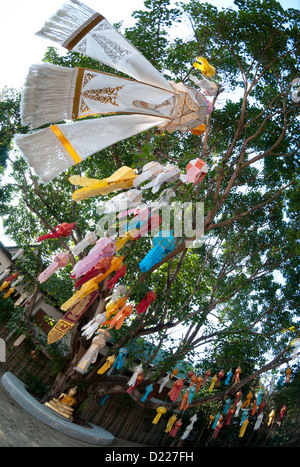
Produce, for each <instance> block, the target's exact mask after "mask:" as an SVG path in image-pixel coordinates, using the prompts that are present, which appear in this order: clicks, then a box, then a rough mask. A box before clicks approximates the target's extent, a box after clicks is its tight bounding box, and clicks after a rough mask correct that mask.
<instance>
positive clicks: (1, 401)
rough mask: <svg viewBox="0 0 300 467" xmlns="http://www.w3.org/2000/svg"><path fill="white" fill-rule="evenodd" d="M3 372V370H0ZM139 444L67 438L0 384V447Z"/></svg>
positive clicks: (128, 445) (123, 445) (133, 445)
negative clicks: (83, 440)
mask: <svg viewBox="0 0 300 467" xmlns="http://www.w3.org/2000/svg"><path fill="white" fill-rule="evenodd" d="M0 376H2V374H0ZM118 446H120V447H131V446H132V447H142V445H141V444H137V443H132V442H130V441H126V440H122V439H118V438H115V439H114V441H113V442H112V443H111V444H110V445H109V446H95V445H92V444H89V443H84V442H81V441H79V440H76V439H73V438H70V437H69V436H66V435H64V434H62V433H59V432H57V431H55V430H54V429H53V428H51V427H49V426H48V425H45V424H44V423H42V422H40V421H39V420H37V419H36V418H35V417H33V416H32V415H31V414H30V413H28V412H27V411H26V410H24V409H23V408H22V407H21V406H20V405H19V404H17V402H15V401H14V400H13V399H12V398H11V397H10V395H9V394H8V393H7V391H6V390H5V389H4V387H3V386H2V384H0V447H96V448H97V447H98V448H102V449H106V448H114V447H118Z"/></svg>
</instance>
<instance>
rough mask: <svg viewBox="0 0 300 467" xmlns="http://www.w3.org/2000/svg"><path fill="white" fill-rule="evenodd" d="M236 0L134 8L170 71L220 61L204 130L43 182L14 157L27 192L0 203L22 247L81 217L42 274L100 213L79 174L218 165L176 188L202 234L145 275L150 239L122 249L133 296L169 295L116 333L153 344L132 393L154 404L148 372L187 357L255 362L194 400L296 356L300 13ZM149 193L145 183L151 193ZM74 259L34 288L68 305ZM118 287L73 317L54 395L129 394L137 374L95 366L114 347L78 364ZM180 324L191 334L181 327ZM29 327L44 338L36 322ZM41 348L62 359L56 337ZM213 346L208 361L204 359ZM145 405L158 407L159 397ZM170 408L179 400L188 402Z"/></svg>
mask: <svg viewBox="0 0 300 467" xmlns="http://www.w3.org/2000/svg"><path fill="white" fill-rule="evenodd" d="M235 6H236V8H235V9H226V10H224V9H222V10H221V11H218V10H217V9H216V8H215V7H213V6H212V5H210V4H208V3H206V4H200V3H199V2H196V1H194V0H190V1H189V2H188V3H184V4H181V5H180V7H179V8H172V7H170V2H169V1H168V0H146V2H145V10H143V11H138V12H135V13H134V14H133V15H134V17H135V18H136V25H135V26H134V27H132V28H129V29H126V28H125V31H124V34H125V36H126V37H127V38H128V39H129V40H131V41H132V42H133V43H134V45H136V46H137V47H138V48H139V50H140V51H141V52H142V53H144V54H145V56H146V57H147V58H148V59H149V60H150V61H152V62H153V63H154V65H155V66H157V68H158V69H160V70H161V71H162V72H163V73H164V74H165V75H166V76H167V78H172V79H174V78H175V80H182V81H183V82H184V83H190V81H189V80H190V77H191V76H192V75H194V76H198V78H199V75H198V71H196V69H195V68H193V66H192V63H193V62H194V61H195V58H196V56H198V55H200V56H204V57H208V59H209V61H210V62H211V63H212V64H213V65H214V66H215V68H216V70H217V77H216V78H215V80H216V82H217V83H218V93H217V96H216V97H215V98H214V102H213V103H214V111H213V113H212V114H211V115H210V116H208V118H207V122H206V131H205V133H204V134H203V136H202V137H199V136H196V135H193V134H191V133H186V134H182V133H179V132H175V133H173V134H167V133H166V134H163V135H159V134H157V132H156V131H155V130H151V131H148V132H146V133H144V134H139V135H138V136H135V137H133V138H130V139H128V140H125V141H122V142H120V143H118V144H116V145H113V146H112V147H109V148H108V149H106V150H104V151H101V153H99V154H97V155H94V156H93V157H90V158H89V159H88V160H86V161H84V162H82V163H81V164H79V165H76V166H74V167H72V168H71V169H70V170H68V171H67V172H65V173H63V174H62V175H60V176H58V177H56V178H55V179H54V180H53V182H51V183H50V184H49V185H43V184H41V183H40V182H39V181H38V180H37V177H36V176H35V175H34V174H33V173H32V171H31V170H30V168H29V167H28V166H27V165H26V163H25V162H24V160H23V159H22V157H21V156H20V155H18V154H14V155H13V157H12V158H11V159H12V164H13V173H12V176H13V178H14V182H13V183H11V184H7V185H4V186H2V189H3V190H5V191H6V193H7V194H8V199H9V200H10V202H11V201H14V202H15V204H14V208H13V209H10V210H7V204H6V203H5V202H4V203H3V204H2V205H1V212H2V215H3V217H4V225H5V228H6V234H7V235H10V236H11V237H12V238H13V239H14V240H15V241H16V243H18V244H20V245H26V244H27V245H28V244H32V243H35V241H36V238H37V236H38V235H40V234H42V233H45V230H46V231H48V230H50V229H52V228H53V227H55V225H57V224H59V223H61V222H76V228H75V230H74V232H73V234H72V235H71V236H70V237H69V238H68V239H61V238H60V239H57V240H53V241H52V242H50V241H49V242H43V243H42V244H41V245H40V246H39V257H38V258H37V261H36V266H35V268H36V269H35V271H36V273H35V277H36V276H37V272H38V271H40V270H41V262H42V264H43V265H44V267H45V265H46V264H47V263H49V261H50V258H52V259H53V257H54V255H55V254H56V253H57V252H58V251H61V250H62V249H63V250H66V251H71V249H72V247H73V246H74V244H76V243H78V242H79V241H80V240H82V238H83V236H84V234H85V232H86V231H88V230H95V226H96V224H97V222H98V221H99V219H100V218H101V214H99V211H97V200H96V199H95V198H90V199H88V200H85V201H84V202H81V203H76V202H74V201H72V191H73V187H72V185H71V184H70V183H69V182H68V177H69V176H70V175H72V174H85V175H86V176H88V177H92V178H99V179H101V178H105V177H107V176H109V175H110V174H111V173H112V172H114V171H115V170H116V169H117V168H118V167H120V166H121V165H128V166H131V167H133V168H137V169H140V168H141V167H142V166H143V165H144V164H146V163H147V162H150V161H152V160H157V161H159V162H162V163H166V162H172V163H176V164H177V165H178V166H179V167H180V169H182V170H183V171H184V170H185V167H186V165H187V163H188V161H189V160H191V159H193V158H195V157H201V158H202V159H203V160H205V161H206V162H207V164H208V165H209V172H208V174H207V176H206V177H205V179H204V180H203V182H202V183H201V184H199V185H197V186H196V187H192V186H190V185H185V184H183V183H180V182H178V183H176V184H173V185H170V186H172V188H173V189H174V190H175V192H176V201H177V202H179V203H184V202H191V203H193V216H194V219H195V216H196V207H195V206H196V202H202V203H204V226H203V233H204V242H203V244H202V245H200V246H198V247H197V248H188V246H189V245H190V244H189V243H187V242H186V240H189V241H192V240H194V239H195V238H196V235H194V236H191V237H189V238H186V237H185V236H184V235H183V236H182V238H177V239H176V247H175V249H174V250H173V251H172V252H171V253H169V254H168V255H167V256H166V257H165V258H164V259H163V260H162V261H161V262H160V263H159V264H157V265H155V266H154V267H153V268H152V269H151V270H150V271H149V272H147V273H141V271H140V270H139V267H138V263H139V261H140V260H141V259H142V258H143V257H144V256H145V254H146V253H147V252H148V251H149V249H150V242H149V238H148V237H144V238H141V239H139V240H138V241H136V242H132V243H130V244H127V245H126V246H125V247H124V250H123V251H122V254H124V255H125V258H124V262H125V263H126V265H127V273H126V275H125V277H124V278H123V279H122V280H121V283H124V284H125V285H126V286H127V287H128V291H127V295H128V297H130V299H132V300H134V301H135V303H139V301H140V300H141V299H142V298H143V296H144V295H145V293H146V292H147V291H148V290H150V289H151V290H155V292H156V294H157V299H156V301H155V302H154V304H152V306H151V307H150V308H149V309H148V311H147V312H146V313H144V314H142V315H138V316H137V315H135V314H134V315H131V317H130V318H127V320H126V322H125V323H124V325H123V326H122V327H121V328H120V329H119V330H118V331H114V330H113V331H112V336H113V341H114V345H113V347H112V349H111V354H116V353H117V352H118V350H119V349H120V348H121V347H123V346H125V345H126V346H127V345H130V343H132V342H138V344H139V345H140V346H141V348H143V347H144V346H145V345H146V344H145V340H147V341H148V342H152V343H154V344H155V351H153V353H152V355H150V356H149V357H148V358H147V361H144V362H143V364H144V371H145V373H146V378H145V379H144V381H143V382H142V383H141V384H140V385H139V387H138V388H137V389H136V390H135V391H133V393H132V394H131V397H132V398H133V399H134V400H135V401H136V402H137V403H138V404H143V403H141V402H140V394H143V391H144V389H145V387H146V386H147V384H149V380H151V381H152V382H153V381H158V380H159V378H160V377H161V376H164V375H165V374H166V372H167V371H168V372H170V371H171V370H172V369H174V368H175V367H176V364H177V363H178V362H180V361H182V360H185V361H187V362H188V364H189V365H190V368H193V370H194V371H195V373H196V374H200V373H202V372H203V371H205V369H207V366H211V367H212V368H215V369H216V371H217V369H218V368H219V369H221V368H224V369H225V370H229V369H230V368H231V367H232V368H236V367H237V366H238V365H240V366H241V367H242V368H243V373H242V379H241V382H240V383H237V384H235V385H233V386H230V387H229V389H227V390H218V391H214V392H213V393H212V394H209V395H207V394H203V395H202V394H201V393H200V396H198V397H196V398H194V399H193V401H192V403H191V404H190V405H191V407H195V406H199V405H203V404H206V403H209V402H213V401H222V400H224V398H226V397H228V396H230V395H233V394H235V393H236V391H237V390H238V389H239V388H241V387H244V386H245V385H246V384H248V383H249V382H251V381H253V380H255V379H256V378H258V377H259V375H261V374H262V373H264V372H266V371H268V370H272V369H274V368H277V367H279V366H281V365H283V364H285V363H286V362H287V361H288V360H289V358H290V354H291V350H290V347H289V341H290V339H291V337H295V334H294V333H293V332H292V331H287V332H283V331H284V330H286V329H289V328H290V327H291V326H292V325H295V324H296V322H297V316H298V295H295V294H296V293H297V294H298V292H296V291H297V285H298V278H299V268H298V266H297V264H298V263H297V259H298V255H299V234H298V232H299V215H298V213H297V203H298V201H297V199H298V198H297V194H298V193H299V180H298V173H299V162H298V159H297V155H298V154H299V141H298V138H297V134H298V133H299V118H298V116H297V112H298V105H297V103H295V102H294V101H293V100H292V99H291V88H292V80H293V79H294V78H295V77H296V76H297V67H298V65H299V57H298V53H299V19H300V15H299V12H298V11H296V10H287V11H285V10H284V9H283V8H282V7H281V6H280V4H279V3H277V2H276V1H274V0H264V1H261V2H258V1H255V0H248V1H246V0H245V1H240V0H236V1H235ZM180 21H188V23H189V25H190V31H192V32H193V35H192V37H190V38H189V39H186V38H183V37H176V38H175V39H171V38H170V36H169V35H168V32H169V30H170V27H171V25H173V24H174V23H175V22H180ZM119 27H120V25H119ZM258 39H259V40H258ZM45 60H46V61H51V62H52V63H56V64H60V65H63V66H86V67H89V68H99V69H101V70H106V68H105V67H102V65H101V64H100V65H99V63H95V62H93V63H91V60H90V59H86V58H85V57H84V56H82V55H79V54H76V53H72V52H68V53H67V54H66V56H64V57H60V56H59V55H58V53H57V51H56V50H55V49H53V48H50V49H48V51H47V53H46V55H45ZM16 102H17V101H16ZM16 130H18V129H16ZM23 131H26V129H24V130H23ZM108 161H109V162H108ZM20 193H21V195H20ZM151 196H152V195H151V193H148V192H147V193H146V199H151ZM173 222H176V221H175V220H174V219H173ZM123 252H124V253H123ZM84 254H87V251H85V252H84ZM81 257H82V256H80V258H81ZM75 262H76V259H75V258H74V257H71V261H70V263H69V265H68V266H67V267H66V268H64V269H62V270H60V271H59V272H58V273H57V274H56V275H55V276H52V277H51V278H50V279H49V280H48V281H47V282H45V283H44V284H42V285H38V284H37V281H36V280H35V277H34V274H32V277H33V279H34V282H35V289H34V291H35V292H37V291H38V290H39V289H42V290H44V291H49V292H51V293H52V294H54V295H55V296H56V299H57V302H58V304H59V305H61V304H62V303H64V301H65V300H66V299H67V298H68V297H70V296H71V295H72V294H73V282H72V281H71V279H70V277H69V275H70V272H71V270H72V267H74V265H75ZM23 263H26V262H23ZM23 267H25V264H23ZM31 267H33V266H32V263H31ZM281 277H282V278H283V279H282V280H281V279H280V278H281ZM109 293H110V292H109V290H108V288H107V282H103V283H102V282H101V283H100V284H99V299H98V300H97V302H95V303H94V304H93V305H92V307H91V308H90V309H89V310H88V311H87V312H86V313H85V314H84V316H83V317H82V318H81V320H80V321H79V322H78V323H77V324H76V325H75V326H74V327H73V328H72V331H71V332H72V339H71V346H70V351H69V354H68V355H67V357H66V358H65V361H64V368H63V370H62V371H61V372H60V373H58V375H57V380H56V383H55V385H54V387H53V388H52V390H51V392H50V393H49V394H47V397H50V395H54V394H55V395H57V394H58V393H60V392H61V391H62V390H63V389H64V387H65V385H66V383H67V382H69V381H74V380H76V381H79V380H83V381H84V382H85V390H84V391H82V393H81V397H82V398H83V399H84V398H85V397H86V396H87V394H89V393H91V392H93V393H94V394H95V397H101V396H104V395H107V394H109V393H124V392H125V391H126V388H127V386H126V383H127V381H128V378H126V377H124V376H118V375H111V376H105V375H104V376H99V375H98V374H97V370H98V369H99V368H100V367H101V366H102V365H103V363H104V362H105V359H106V357H107V356H105V357H104V358H102V359H101V358H99V359H98V360H97V362H96V363H95V365H94V367H93V369H92V370H91V371H90V372H89V373H88V374H87V375H85V376H81V375H79V374H78V373H77V372H76V371H74V364H75V363H76V362H77V361H78V359H79V355H82V354H83V352H84V350H86V349H87V348H88V347H89V345H90V342H88V341H87V340H85V339H84V338H82V337H81V333H80V330H81V328H82V327H83V326H84V325H85V324H86V323H87V322H88V321H89V320H90V319H91V318H92V317H93V316H94V315H95V313H98V312H99V311H100V310H102V311H103V310H104V308H105V304H106V302H105V298H106V297H108V295H109ZM33 303H34V296H33V299H32V302H31V305H30V307H29V310H28V312H27V325H28V326H29V327H30V326H31V322H30V319H29V315H30V310H31V307H32V305H33ZM178 326H180V329H181V335H180V338H179V339H178V338H176V337H174V335H173V334H172V331H174V330H176V329H177V328H178ZM296 335H298V334H296ZM31 337H32V339H33V341H34V342H36V343H37V336H35V333H34V329H31ZM38 345H39V346H40V347H41V349H43V350H44V352H46V353H47V355H48V356H49V358H50V359H51V358H52V357H51V352H52V351H51V346H50V348H49V347H47V346H46V345H45V344H43V343H39V344H38ZM166 349H167V350H168V354H166V355H165V358H164V360H163V361H161V362H160V363H159V364H156V365H154V366H153V365H152V366H151V362H152V360H153V359H154V358H155V357H156V356H157V353H158V351H159V350H166ZM203 349H204V350H203ZM204 351H205V352H206V354H205V357H206V358H205V359H204V357H202V356H200V352H202V355H203V352H204ZM144 405H146V406H148V407H153V408H156V404H155V403H153V402H151V401H146V402H145V403H144ZM167 406H168V407H169V408H172V407H173V408H174V407H178V403H177V402H173V403H167Z"/></svg>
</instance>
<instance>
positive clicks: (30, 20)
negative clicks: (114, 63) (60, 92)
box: [0, 0, 300, 246]
mask: <svg viewBox="0 0 300 467" xmlns="http://www.w3.org/2000/svg"><path fill="white" fill-rule="evenodd" d="M183 1H184V2H185V1H188V0H183ZM200 1H201V0H200ZM208 1H209V0H208ZM63 3H65V1H64V0H51V1H50V2H47V1H46V0H0V44H1V48H0V63H1V73H0V90H1V89H2V88H3V87H4V86H8V87H9V88H15V89H18V90H21V88H22V86H23V84H24V81H25V78H26V75H27V72H28V69H29V67H30V66H31V65H32V64H34V63H39V62H41V60H42V58H43V56H44V53H45V51H46V49H47V47H48V46H54V47H59V45H58V44H57V43H54V42H52V41H50V40H46V39H43V38H40V37H38V36H36V35H35V33H36V31H38V30H39V29H40V28H41V27H42V26H43V24H44V22H45V21H46V20H47V19H48V18H49V17H50V16H51V15H52V14H53V13H55V12H56V11H57V10H58V9H59V8H60V6H61V5H62V4H63ZM84 3H85V4H86V5H87V6H89V7H90V8H92V9H93V10H94V11H97V12H99V13H101V14H102V15H103V16H105V17H106V19H107V20H108V21H109V22H110V23H117V22H120V21H123V26H124V27H131V26H133V24H134V19H133V18H132V17H131V14H132V12H133V11H135V10H140V9H144V0H126V1H124V0H110V1H107V0H105V1H104V0H84ZM174 3H175V0H172V4H174ZM209 3H211V4H213V5H215V6H216V7H218V8H220V9H221V8H223V7H224V8H227V7H230V6H233V0H210V1H209ZM280 3H281V4H282V6H283V7H284V8H296V9H299V10H300V0H281V1H280ZM62 50H63V49H62ZM0 239H1V241H3V242H4V243H5V245H7V246H9V245H13V244H14V242H12V241H11V240H10V239H8V238H7V237H5V236H4V234H3V229H2V225H1V219H0Z"/></svg>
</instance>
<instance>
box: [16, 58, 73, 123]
mask: <svg viewBox="0 0 300 467" xmlns="http://www.w3.org/2000/svg"><path fill="white" fill-rule="evenodd" d="M77 74H78V69H77V68H67V67H62V66H58V65H52V64H50V63H43V64H37V65H33V66H31V67H30V69H29V73H28V76H27V78H26V81H25V85H24V87H23V91H22V100H21V120H22V124H23V125H30V128H31V129H32V130H33V129H34V128H38V127H40V126H42V125H45V124H46V123H57V122H61V121H65V120H71V119H72V109H73V99H74V93H75V85H76V78H77Z"/></svg>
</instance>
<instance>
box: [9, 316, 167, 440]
mask: <svg viewBox="0 0 300 467" xmlns="http://www.w3.org/2000/svg"><path fill="white" fill-rule="evenodd" d="M17 337H18V336H17V334H15V333H13V334H12V333H10V331H9V330H8V329H7V328H6V327H5V326H3V325H1V326H0V338H2V339H4V341H5V343H6V361H5V362H0V370H1V373H3V372H5V371H10V372H11V373H13V374H14V375H15V376H16V377H17V378H19V379H20V380H21V381H22V382H23V383H24V384H25V385H26V387H27V389H28V391H29V393H30V394H32V395H33V396H34V397H36V398H37V399H39V398H40V397H41V396H42V395H43V394H44V393H45V391H46V390H47V388H50V387H51V385H52V384H53V382H54V379H55V375H54V374H52V373H51V368H50V366H49V360H48V359H47V357H45V355H44V354H42V353H41V352H39V351H35V349H34V346H33V344H32V343H31V341H30V340H29V339H25V340H24V341H23V342H21V343H20V344H19V345H18V346H14V342H15V341H16V339H17ZM33 351H34V353H32V352H33ZM162 405H163V402H162ZM79 411H80V417H81V418H82V419H83V420H85V421H87V422H91V423H93V424H95V425H99V426H101V427H103V428H104V429H106V430H107V431H109V432H110V433H112V434H113V435H114V436H115V437H119V438H122V439H125V440H128V441H132V442H136V443H140V444H144V445H149V446H168V445H170V443H171V442H172V441H173V439H172V438H170V436H169V435H168V434H166V433H165V432H164V430H165V427H166V424H167V421H168V419H169V416H170V414H168V413H167V414H165V415H162V417H161V419H160V421H159V422H158V423H157V424H153V423H152V420H153V419H154V417H155V416H156V411H154V410H150V409H144V408H142V407H140V406H138V405H137V404H136V403H135V402H134V401H132V399H131V398H130V397H129V396H128V395H127V394H123V395H118V396H116V395H112V396H109V397H108V398H107V399H106V400H105V402H104V403H103V405H101V403H100V401H96V400H95V399H94V398H93V397H92V396H91V397H89V398H88V399H87V400H86V401H85V402H84V403H83V404H82V405H81V406H80V408H79Z"/></svg>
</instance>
